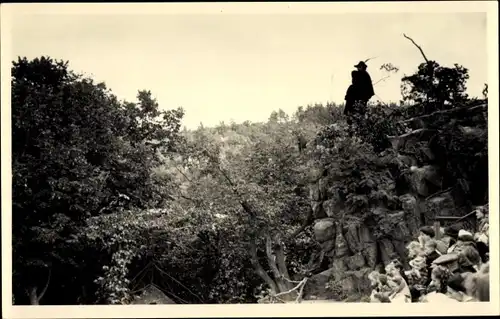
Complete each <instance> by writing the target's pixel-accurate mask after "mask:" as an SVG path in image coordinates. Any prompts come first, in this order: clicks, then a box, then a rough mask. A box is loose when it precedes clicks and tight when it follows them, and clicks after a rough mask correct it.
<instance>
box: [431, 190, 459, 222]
mask: <svg viewBox="0 0 500 319" xmlns="http://www.w3.org/2000/svg"><path fill="white" fill-rule="evenodd" d="M426 206H427V213H428V215H429V216H436V215H440V216H454V215H455V214H456V205H455V200H454V199H453V196H452V194H451V192H445V193H443V194H440V195H439V196H435V197H433V198H430V199H428V200H427V202H426Z"/></svg>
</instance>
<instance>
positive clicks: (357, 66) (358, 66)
mask: <svg viewBox="0 0 500 319" xmlns="http://www.w3.org/2000/svg"><path fill="white" fill-rule="evenodd" d="M354 67H355V68H367V67H368V65H366V63H365V62H363V61H359V63H358V64H356V65H355V66H354Z"/></svg>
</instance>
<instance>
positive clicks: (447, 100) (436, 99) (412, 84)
mask: <svg viewBox="0 0 500 319" xmlns="http://www.w3.org/2000/svg"><path fill="white" fill-rule="evenodd" d="M468 79H469V71H468V69H467V68H464V67H463V66H461V65H458V64H455V65H454V67H453V68H450V67H444V66H441V65H439V63H437V62H436V61H429V62H426V63H421V64H420V65H419V66H418V70H417V72H416V73H415V74H412V75H409V76H405V77H403V78H402V84H401V93H402V96H403V100H405V101H413V102H416V103H423V102H425V103H427V104H431V105H437V107H439V108H445V107H446V108H448V107H454V106H457V105H458V104H460V103H462V102H464V101H466V100H467V98H468V96H467V94H466V93H465V90H466V82H467V80H468ZM447 105H448V106H447Z"/></svg>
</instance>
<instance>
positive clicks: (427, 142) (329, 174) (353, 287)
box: [304, 106, 486, 300]
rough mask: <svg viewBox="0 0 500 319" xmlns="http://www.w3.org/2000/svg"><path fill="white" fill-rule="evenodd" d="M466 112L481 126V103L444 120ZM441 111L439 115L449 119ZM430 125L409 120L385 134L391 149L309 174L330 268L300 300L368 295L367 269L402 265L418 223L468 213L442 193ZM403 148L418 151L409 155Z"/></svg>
mask: <svg viewBox="0 0 500 319" xmlns="http://www.w3.org/2000/svg"><path fill="white" fill-rule="evenodd" d="M464 112H465V114H467V115H468V116H469V117H468V119H467V120H468V121H470V120H471V117H474V116H476V118H475V119H476V121H480V122H481V121H483V122H481V123H482V124H484V121H486V116H484V114H483V113H481V112H484V106H483V107H481V106H476V107H473V108H472V111H471V108H469V109H467V110H456V111H453V112H449V113H451V115H450V114H448V115H450V116H451V117H453V116H456V114H458V115H461V114H462V113H464ZM441 113H443V112H440V113H439V116H440V117H441V118H443V114H447V113H443V114H441ZM428 120H429V116H425V117H423V118H420V119H411V120H409V121H408V122H409V123H410V124H411V126H413V127H412V129H413V130H412V131H411V132H409V133H406V134H403V135H401V136H395V137H389V139H390V141H391V142H392V149H388V150H386V151H384V152H382V153H381V154H378V155H374V156H373V157H372V158H367V159H364V160H363V161H360V162H359V163H355V165H354V166H353V167H352V168H351V169H350V170H346V169H344V170H342V169H340V168H339V167H338V166H335V165H325V166H324V167H316V168H314V172H315V173H314V174H311V175H310V176H311V184H310V200H311V206H312V209H313V212H314V218H315V222H314V234H315V238H316V240H317V241H318V242H319V243H320V246H321V249H322V251H323V252H324V256H325V258H328V262H329V269H328V270H325V271H323V272H322V273H320V274H317V275H314V276H313V277H312V278H311V279H313V280H310V281H309V282H308V284H307V285H306V288H305V290H304V298H305V299H308V297H311V298H312V297H313V296H314V298H319V299H336V300H338V299H339V296H343V295H349V294H356V293H358V294H360V295H363V294H366V293H368V294H369V280H368V278H367V274H368V273H369V272H370V271H372V270H374V269H377V268H381V267H384V266H385V265H387V264H388V263H389V262H390V261H391V260H392V259H394V258H395V257H399V258H400V260H401V261H402V262H403V263H404V264H406V267H407V263H406V262H407V261H406V256H407V254H406V244H407V243H408V242H409V241H410V240H411V239H413V238H415V237H416V236H417V235H418V229H419V227H420V226H422V225H427V224H432V222H433V221H434V218H435V217H436V216H437V215H442V216H443V215H444V216H463V215H464V214H465V213H467V212H468V209H469V208H470V207H467V205H464V203H462V202H460V195H459V194H458V193H456V191H453V190H446V189H443V188H444V185H443V169H444V167H442V165H439V163H438V162H436V154H434V152H435V147H433V146H432V140H433V138H434V137H435V136H436V134H437V133H439V128H436V127H432V126H431V125H429V124H427V123H428V122H429V121H428ZM449 120H450V119H449V118H448V121H449ZM474 127H475V126H474ZM474 127H473V128H470V127H468V126H466V127H464V128H462V130H464V132H465V133H466V134H468V135H470V136H471V138H474V137H477V136H478V135H480V134H482V132H481V129H476V128H474ZM483 133H484V132H483ZM408 148H411V149H413V150H415V149H417V152H413V155H408V153H409V152H405V150H407V149H408ZM353 190H354V191H353ZM327 277H328V278H327ZM329 281H330V282H334V283H335V285H336V287H337V288H336V290H335V292H336V296H332V295H331V294H332V293H331V290H329V292H326V290H324V287H323V285H324V284H326V283H327V282H329ZM318 285H319V286H321V287H320V288H318ZM334 294H335V293H334Z"/></svg>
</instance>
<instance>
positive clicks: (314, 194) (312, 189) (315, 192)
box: [309, 183, 321, 201]
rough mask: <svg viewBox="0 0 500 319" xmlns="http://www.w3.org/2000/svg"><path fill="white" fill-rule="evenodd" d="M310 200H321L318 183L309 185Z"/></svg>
mask: <svg viewBox="0 0 500 319" xmlns="http://www.w3.org/2000/svg"><path fill="white" fill-rule="evenodd" d="M309 199H310V200H311V201H319V200H320V199H321V196H320V193H319V186H318V183H311V184H309Z"/></svg>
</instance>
